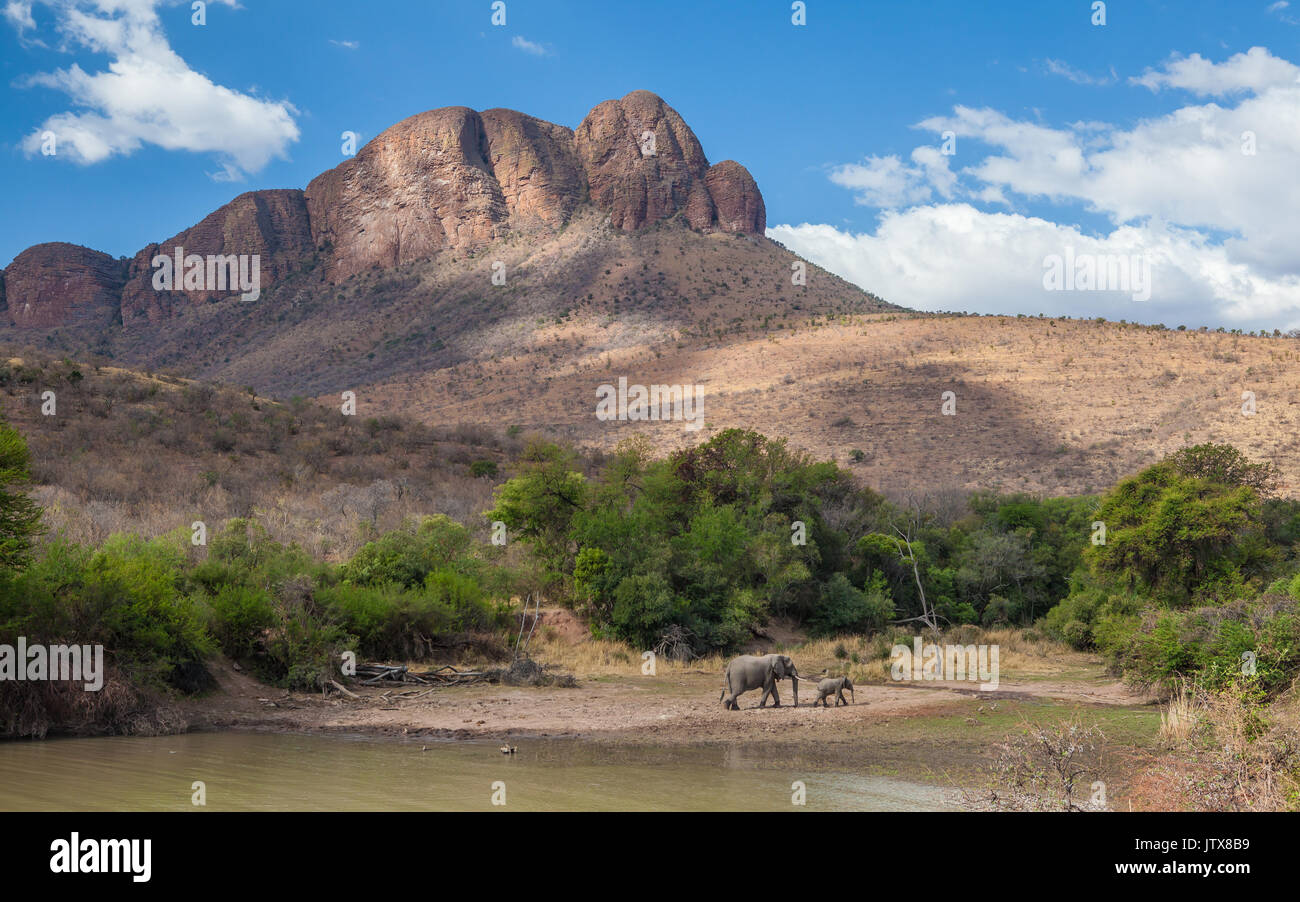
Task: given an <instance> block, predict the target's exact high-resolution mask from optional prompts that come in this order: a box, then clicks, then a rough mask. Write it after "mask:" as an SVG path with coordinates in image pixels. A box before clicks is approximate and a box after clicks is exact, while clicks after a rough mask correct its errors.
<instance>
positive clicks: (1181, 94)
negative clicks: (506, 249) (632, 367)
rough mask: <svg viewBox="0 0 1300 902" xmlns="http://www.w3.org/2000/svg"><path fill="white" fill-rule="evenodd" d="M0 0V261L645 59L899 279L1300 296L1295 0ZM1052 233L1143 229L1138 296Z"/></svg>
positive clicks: (808, 245)
mask: <svg viewBox="0 0 1300 902" xmlns="http://www.w3.org/2000/svg"><path fill="white" fill-rule="evenodd" d="M0 10H2V11H3V14H4V17H3V20H2V21H0V61H2V62H0V65H2V67H3V76H4V79H5V83H6V88H5V90H4V92H3V100H2V101H0V104H2V106H0V123H3V134H0V155H3V160H4V165H3V167H0V192H2V193H3V197H4V198H5V202H4V209H5V212H6V214H7V215H5V216H3V217H0V263H7V262H8V261H9V260H10V259H11V258H12V257H13V256H14V255H15V254H16V253H18V252H19V251H21V250H22V249H23V248H25V247H27V246H29V245H31V244H35V243H38V242H42V241H52V240H65V241H71V242H75V243H79V244H86V245H89V246H90V247H94V248H96V249H99V250H103V251H107V252H109V253H112V254H114V255H130V254H133V253H134V252H135V251H136V250H138V249H139V248H140V247H142V246H143V245H145V244H146V243H148V242H150V241H158V240H162V239H164V238H166V237H168V236H170V235H172V234H174V233H175V232H177V231H179V230H181V229H183V228H185V227H187V226H189V225H192V224H194V223H195V222H197V221H198V220H199V219H201V218H202V217H203V216H204V215H206V214H207V213H208V212H210V211H212V210H213V209H215V208H216V207H218V206H220V205H221V204H223V203H225V202H226V201H228V200H229V199H230V198H232V197H233V196H235V195H236V194H238V193H240V192H242V191H246V190H250V189H254V188H270V187H304V186H305V185H306V183H307V182H308V181H309V180H310V179H311V178H312V177H313V176H314V175H316V174H317V173H319V172H321V171H322V170H324V169H327V168H329V167H331V166H334V165H337V163H339V162H340V161H341V159H342V156H341V152H340V143H341V142H340V134H341V133H342V132H343V131H344V130H351V131H355V132H357V133H359V134H360V136H361V140H362V141H365V140H367V139H369V138H371V137H373V136H374V135H375V134H377V133H378V132H379V131H382V130H383V129H384V128H385V127H387V126H388V125H391V124H392V123H394V122H396V121H398V120H399V119H401V118H403V117H405V116H408V115H411V114H413V113H417V112H420V111H422V110H426V109H431V108H434V107H439V106H448V105H465V106H470V107H473V108H475V109H487V108H489V107H496V106H501V107H511V108H514V109H518V110H522V111H525V112H527V113H530V114H532V115H535V116H539V117H542V118H544V119H549V120H552V121H554V122H559V123H563V124H565V125H568V126H570V127H572V126H575V125H577V124H578V122H579V121H581V119H582V117H583V116H584V115H585V114H586V113H587V111H588V110H590V109H591V107H593V106H595V105H596V104H597V103H599V102H601V101H602V100H606V99H608V98H612V97H619V96H622V95H623V94H625V93H627V92H628V91H630V90H634V89H637V88H646V89H649V90H652V91H654V92H656V93H658V94H660V95H661V96H663V97H664V98H665V100H667V102H668V103H669V104H671V105H672V106H674V107H675V108H676V109H677V110H678V111H679V112H680V113H681V114H682V116H683V117H684V118H685V119H686V121H687V123H688V124H690V126H691V127H692V128H693V129H694V130H695V132H696V134H697V135H698V136H699V138H700V141H701V143H702V144H703V146H704V149H705V152H706V153H707V154H708V156H709V159H710V160H712V161H717V160H722V159H727V158H733V159H737V160H739V161H741V162H742V163H744V164H745V165H746V166H747V167H748V168H749V169H750V171H751V172H752V173H753V174H754V177H755V178H756V179H757V181H758V184H759V186H760V188H761V189H762V191H763V195H764V198H765V200H766V203H767V211H768V223H769V227H770V229H771V231H770V234H771V235H772V236H773V237H775V238H777V239H778V240H781V241H782V242H784V243H785V244H787V245H789V246H790V247H792V248H793V249H795V250H797V251H799V252H800V253H803V254H804V255H806V256H808V257H809V258H811V259H813V260H815V261H817V262H819V263H821V264H822V265H825V266H827V267H828V268H831V269H833V270H834V271H836V272H838V273H840V274H841V275H844V276H846V277H847V278H850V279H852V280H854V281H857V282H858V283H859V284H862V285H863V286H864V287H866V288H869V289H871V290H874V291H877V292H878V293H880V294H882V295H884V296H885V297H887V298H889V299H891V300H895V301H897V302H899V303H902V304H906V305H909V306H917V307H922V308H925V309H969V310H979V311H982V312H1012V313H1014V312H1029V313H1032V312H1040V311H1042V312H1048V313H1058V312H1064V313H1072V314H1074V315H1108V316H1111V317H1112V318H1116V319H1118V318H1123V317H1125V316H1127V318H1129V319H1132V320H1141V321H1163V322H1166V323H1167V324H1170V325H1174V324H1176V323H1178V322H1186V323H1187V324H1188V325H1200V324H1202V323H1206V324H1209V325H1228V326H1242V327H1248V328H1257V327H1263V326H1267V327H1270V328H1271V327H1273V326H1278V327H1282V328H1290V327H1295V326H1300V225H1298V224H1297V220H1300V217H1297V216H1295V215H1294V214H1293V213H1292V214H1291V215H1289V216H1285V217H1282V216H1279V215H1278V213H1279V211H1282V210H1290V211H1295V210H1296V209H1300V196H1297V192H1300V179H1297V177H1296V172H1297V171H1300V120H1297V119H1296V118H1294V116H1295V112H1294V111H1295V110H1296V109H1297V108H1300V84H1296V83H1295V79H1294V78H1293V77H1292V74H1293V73H1292V70H1293V69H1294V70H1295V73H1296V77H1300V69H1295V66H1296V65H1297V64H1300V47H1297V40H1298V39H1300V25H1297V24H1296V23H1297V22H1300V2H1297V3H1296V4H1295V6H1294V7H1293V6H1289V5H1287V4H1286V3H1270V2H1249V0H1247V2H1208V0H1201V2H1196V0H1192V2H1178V3H1174V2H1163V3H1162V2H1151V0H1116V2H1111V3H1108V4H1106V9H1105V18H1106V22H1105V24H1104V25H1097V24H1093V22H1092V21H1091V20H1092V19H1093V18H1094V15H1095V14H1094V11H1093V9H1092V3H1091V2H1090V0H1052V2H1042V0H1038V2H1006V3H992V2H990V3H973V2H969V0H962V2H924V0H917V2H870V3H868V2H861V0H849V2H836V0H807V24H806V25H805V26H795V25H793V24H792V22H791V3H790V2H782V0H777V2H766V0H734V2H725V0H718V2H710V0H695V2H675V0H657V2H653V3H649V2H647V3H632V2H626V3H625V2H556V0H507V3H506V24H505V25H504V26H494V25H492V24H491V17H492V15H493V11H492V8H491V2H490V0H472V2H461V0H447V2H431V0H422V2H404V0H373V2H370V3H367V4H357V3H353V2H337V3H332V2H318V3H304V2H288V0H243V2H242V3H240V4H233V3H231V2H222V0H213V2H209V3H208V5H207V9H206V20H207V22H206V25H203V26H195V25H193V24H191V16H192V11H191V4H190V3H189V2H188V0H187V2H178V3H169V2H160V0H56V2H31V3H28V2H25V0H0ZM1252 48H1255V49H1254V50H1252ZM1193 55H1198V56H1193ZM114 73H115V74H114ZM151 73H153V74H151ZM158 73H161V75H159V74H158ZM1243 122H1244V123H1245V124H1246V125H1247V126H1250V130H1251V131H1253V132H1255V133H1256V134H1257V136H1258V144H1259V148H1258V152H1257V153H1256V154H1252V155H1250V156H1243V154H1242V153H1240V152H1239V151H1238V150H1237V144H1238V141H1239V137H1240V134H1241V131H1243V130H1244V129H1242V128H1241V125H1242V123H1243ZM1193 124H1194V125H1193ZM46 130H53V131H55V132H56V133H58V134H59V135H60V144H59V147H60V152H59V153H58V154H56V155H54V156H46V155H43V154H42V153H41V152H40V136H41V134H42V133H43V132H44V131H46ZM944 131H952V132H954V133H955V135H956V152H955V154H952V155H948V156H943V157H940V156H938V155H937V152H936V151H935V150H934V149H935V148H938V147H939V146H940V144H941V140H942V133H943V132H944ZM1207 154H1209V155H1210V156H1213V155H1215V154H1218V155H1220V157H1222V155H1223V154H1228V155H1229V157H1226V158H1223V159H1219V162H1218V163H1216V164H1214V165H1209V166H1206V165H1205V159H1206V156H1207ZM1166 155H1168V159H1167V160H1165V159H1163V158H1164V157H1165V156H1166ZM1239 157H1240V158H1241V159H1237V158H1239ZM1076 158H1077V159H1076ZM1224 159H1226V160H1227V162H1226V163H1225V162H1224ZM1225 165H1226V166H1228V167H1229V168H1228V169H1227V170H1226V174H1225V170H1224V168H1223V167H1224V166H1225ZM1165 182H1168V184H1165ZM1189 194H1190V195H1191V196H1190V197H1189V196H1188V195H1189ZM1292 201H1296V202H1297V203H1291V202H1292ZM1288 219H1289V220H1291V221H1290V222H1286V221H1284V220H1288ZM1066 246H1069V247H1070V248H1071V250H1072V251H1077V252H1078V253H1096V254H1107V253H1109V254H1120V255H1125V256H1128V255H1129V254H1132V255H1135V256H1136V255H1137V254H1142V255H1145V256H1146V257H1148V258H1150V259H1151V260H1153V261H1154V262H1153V263H1152V267H1153V269H1152V272H1153V276H1152V282H1153V291H1152V298H1151V300H1150V301H1148V302H1146V303H1145V305H1142V304H1141V302H1135V301H1133V300H1132V298H1131V297H1130V296H1129V294H1128V293H1125V292H1115V291H1109V292H1092V293H1085V292H1079V291H1074V292H1056V293H1045V292H1044V290H1043V289H1042V285H1041V282H1042V273H1043V267H1044V264H1043V258H1044V257H1045V256H1047V255H1049V254H1051V253H1054V252H1058V251H1059V250H1060V249H1063V248H1065V247H1066Z"/></svg>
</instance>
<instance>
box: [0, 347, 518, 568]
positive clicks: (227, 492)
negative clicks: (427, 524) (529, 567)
mask: <svg viewBox="0 0 1300 902" xmlns="http://www.w3.org/2000/svg"><path fill="white" fill-rule="evenodd" d="M47 390H49V391H54V392H55V395H56V400H57V408H56V414H55V415H54V416H43V415H42V414H41V412H40V411H41V403H42V397H41V395H42V393H43V392H45V391H47ZM0 391H2V392H3V394H0V402H2V403H0V412H3V414H4V416H5V417H6V418H7V419H8V420H9V421H10V422H11V423H12V424H13V425H14V426H16V427H17V428H18V429H19V430H20V431H21V432H22V433H23V435H24V436H25V437H26V438H27V441H28V445H29V448H30V451H31V459H32V477H33V485H32V495H33V497H34V499H35V500H36V501H37V503H39V504H40V505H41V506H42V507H44V508H45V512H46V514H45V522H46V524H47V526H49V527H50V529H51V534H62V535H64V536H66V537H67V538H68V539H70V540H72V541H76V542H79V543H86V544H96V543H99V542H102V541H103V540H104V539H105V538H106V537H107V536H108V535H110V534H112V533H115V532H134V533H137V534H140V535H144V536H156V535H162V534H164V533H168V532H171V531H173V530H176V529H184V530H185V531H187V532H188V531H189V530H190V528H191V524H192V523H193V522H194V521H196V520H198V521H203V522H204V523H206V524H207V527H208V533H209V535H210V536H211V535H212V534H214V533H215V532H216V531H217V530H218V529H220V527H221V525H222V524H223V523H224V522H225V521H226V520H228V519H230V518H232V517H255V518H257V519H258V520H259V521H260V522H261V523H262V524H263V525H264V526H265V527H266V528H267V530H268V532H270V533H271V535H272V536H273V537H274V538H276V539H278V540H279V541H281V542H285V543H287V542H291V541H293V542H298V543H299V544H300V545H302V546H303V547H304V548H306V549H307V550H308V551H310V552H312V553H313V554H315V555H317V556H319V557H322V558H327V559H339V558H344V557H347V556H350V555H351V554H352V553H353V552H355V550H356V549H357V548H358V547H360V545H361V544H363V543H364V542H365V541H368V540H369V539H370V538H372V537H373V536H375V535H377V534H379V533H381V532H383V531H385V530H389V529H393V528H396V527H397V526H399V525H400V524H401V523H402V521H403V520H404V519H406V518H408V517H419V516H422V515H425V514H432V513H445V514H448V515H449V516H451V517H453V518H455V519H457V520H460V521H462V522H465V523H466V524H468V525H470V526H471V528H478V529H481V530H483V531H484V536H483V537H484V538H486V529H487V524H486V523H485V522H484V521H483V519H482V517H481V513H482V511H484V510H486V509H487V508H489V507H490V506H491V501H492V489H493V485H494V484H495V483H497V482H499V481H500V479H501V478H503V477H498V478H497V479H495V480H494V479H490V478H478V477H475V476H473V475H472V474H471V473H470V470H469V467H470V464H471V462H473V461H475V460H489V461H493V462H497V463H501V462H504V461H505V460H506V458H507V457H508V456H509V455H510V454H512V453H513V452H514V451H515V450H517V448H518V447H519V442H518V440H516V439H513V438H506V437H503V436H502V434H501V433H500V432H499V431H494V430H488V429H475V430H470V429H435V428H432V427H429V426H425V425H423V424H421V423H417V422H413V421H410V420H403V419H401V418H399V417H380V418H374V417H370V418H367V417H359V416H343V414H342V413H341V412H340V411H339V409H338V408H337V407H334V408H330V407H325V406H320V405H317V404H315V403H313V402H310V401H305V400H301V399H299V400H296V401H293V402H288V403H280V402H276V401H271V400H268V399H266V398H263V397H260V396H255V395H252V394H250V393H249V392H247V391H241V390H239V389H235V388H230V387H221V386H208V385H203V384H196V383H190V382H187V381H186V380H181V379H172V378H170V377H159V376H154V375H150V374H143V373H132V372H129V371H125V370H122V369H119V368H115V367H103V368H97V367H94V366H90V365H86V364H80V363H72V362H70V361H63V360H56V359H53V358H51V357H49V356H46V355H40V354H33V353H31V352H27V353H26V354H25V355H24V357H22V358H18V359H10V360H9V362H8V363H6V364H4V365H3V366H0ZM511 552H512V553H517V554H522V553H523V549H519V551H518V552H515V551H514V550H513V549H512V550H511Z"/></svg>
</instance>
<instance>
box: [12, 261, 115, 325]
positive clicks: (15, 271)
mask: <svg viewBox="0 0 1300 902" xmlns="http://www.w3.org/2000/svg"><path fill="white" fill-rule="evenodd" d="M126 272H127V265H126V261H124V260H118V259H115V258H113V257H110V256H109V255H108V254H103V253H100V252H99V251H93V250H91V249H90V248H88V247H82V246H81V245H78V244H65V243H63V242H52V243H50V244H37V245H35V246H33V247H29V248H27V250H25V251H23V252H22V253H21V254H19V255H18V256H17V257H15V258H14V261H13V262H12V263H10V264H9V266H8V267H7V268H6V269H5V271H4V296H5V301H6V303H7V306H8V311H7V319H8V321H9V323H10V324H12V325H14V326H17V327H18V328H23V329H48V328H52V327H54V326H71V325H103V324H107V323H109V322H111V321H112V320H113V318H114V316H115V315H116V314H117V306H118V299H119V298H120V297H121V293H122V285H123V283H124V282H125V281H126Z"/></svg>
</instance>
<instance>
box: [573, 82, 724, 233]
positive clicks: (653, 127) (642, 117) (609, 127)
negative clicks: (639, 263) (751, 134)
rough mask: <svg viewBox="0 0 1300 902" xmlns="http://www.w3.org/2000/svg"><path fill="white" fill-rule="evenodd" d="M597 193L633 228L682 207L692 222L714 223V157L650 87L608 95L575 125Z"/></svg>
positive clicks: (621, 223)
mask: <svg viewBox="0 0 1300 902" xmlns="http://www.w3.org/2000/svg"><path fill="white" fill-rule="evenodd" d="M574 141H575V143H576V145H577V149H578V156H579V158H580V159H581V160H582V163H583V166H584V167H585V168H586V170H587V181H588V183H589V184H590V186H591V199H592V202H593V203H595V205H596V206H597V207H600V208H601V209H603V210H607V211H608V212H609V215H610V222H611V224H612V225H614V226H615V227H616V228H620V229H623V230H625V231H632V230H634V229H639V228H641V227H642V226H645V225H647V224H649V223H652V222H656V221H658V220H660V219H663V218H665V217H667V216H671V215H673V214H674V213H677V212H679V211H682V212H684V213H685V214H686V220H687V222H689V223H690V224H691V227H692V228H695V229H705V228H708V227H709V226H710V225H711V224H712V222H713V201H712V199H711V198H710V197H709V192H708V189H707V188H706V187H705V183H704V176H705V173H706V172H707V171H708V168H709V161H708V159H706V158H705V156H704V150H703V148H701V147H700V142H699V140H698V139H697V138H696V137H695V133H694V132H692V131H691V130H690V129H689V128H688V127H687V125H686V123H685V122H684V121H683V120H682V117H681V116H679V115H677V111H676V110H674V109H673V108H672V107H670V106H668V104H666V103H664V102H663V100H662V99H660V98H659V97H658V96H657V95H655V94H651V93H650V92H649V91H633V92H632V93H631V94H628V95H627V96H626V97H624V98H622V99H621V100H607V101H605V102H604V103H602V104H600V105H599V106H597V107H596V108H595V109H594V110H592V111H591V112H590V113H588V114H587V118H585V119H583V120H582V124H581V125H579V126H578V128H577V129H576V130H575V131H574Z"/></svg>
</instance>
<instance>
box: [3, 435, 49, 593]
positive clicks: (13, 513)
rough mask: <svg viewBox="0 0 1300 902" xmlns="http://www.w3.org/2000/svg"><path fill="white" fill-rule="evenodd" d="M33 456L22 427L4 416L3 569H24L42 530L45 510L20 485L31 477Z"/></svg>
mask: <svg viewBox="0 0 1300 902" xmlns="http://www.w3.org/2000/svg"><path fill="white" fill-rule="evenodd" d="M30 461H31V457H30V454H29V452H28V450H27V442H26V440H24V439H23V437H22V435H21V434H20V433H19V432H18V430H16V429H14V428H13V427H12V426H10V425H9V424H8V423H6V422H5V421H4V420H3V419H0V570H18V569H21V568H22V567H23V566H24V565H25V564H26V563H27V561H28V560H29V559H30V557H31V551H32V539H33V538H34V537H35V536H37V535H38V534H39V533H40V532H41V509H40V507H39V506H37V504H36V502H34V501H32V499H31V498H28V497H27V496H26V495H25V494H23V493H22V491H21V490H16V487H17V486H21V485H24V484H25V483H26V482H27V481H28V480H29V479H30V478H31V474H30V472H29V469H28V467H29V465H30Z"/></svg>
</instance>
